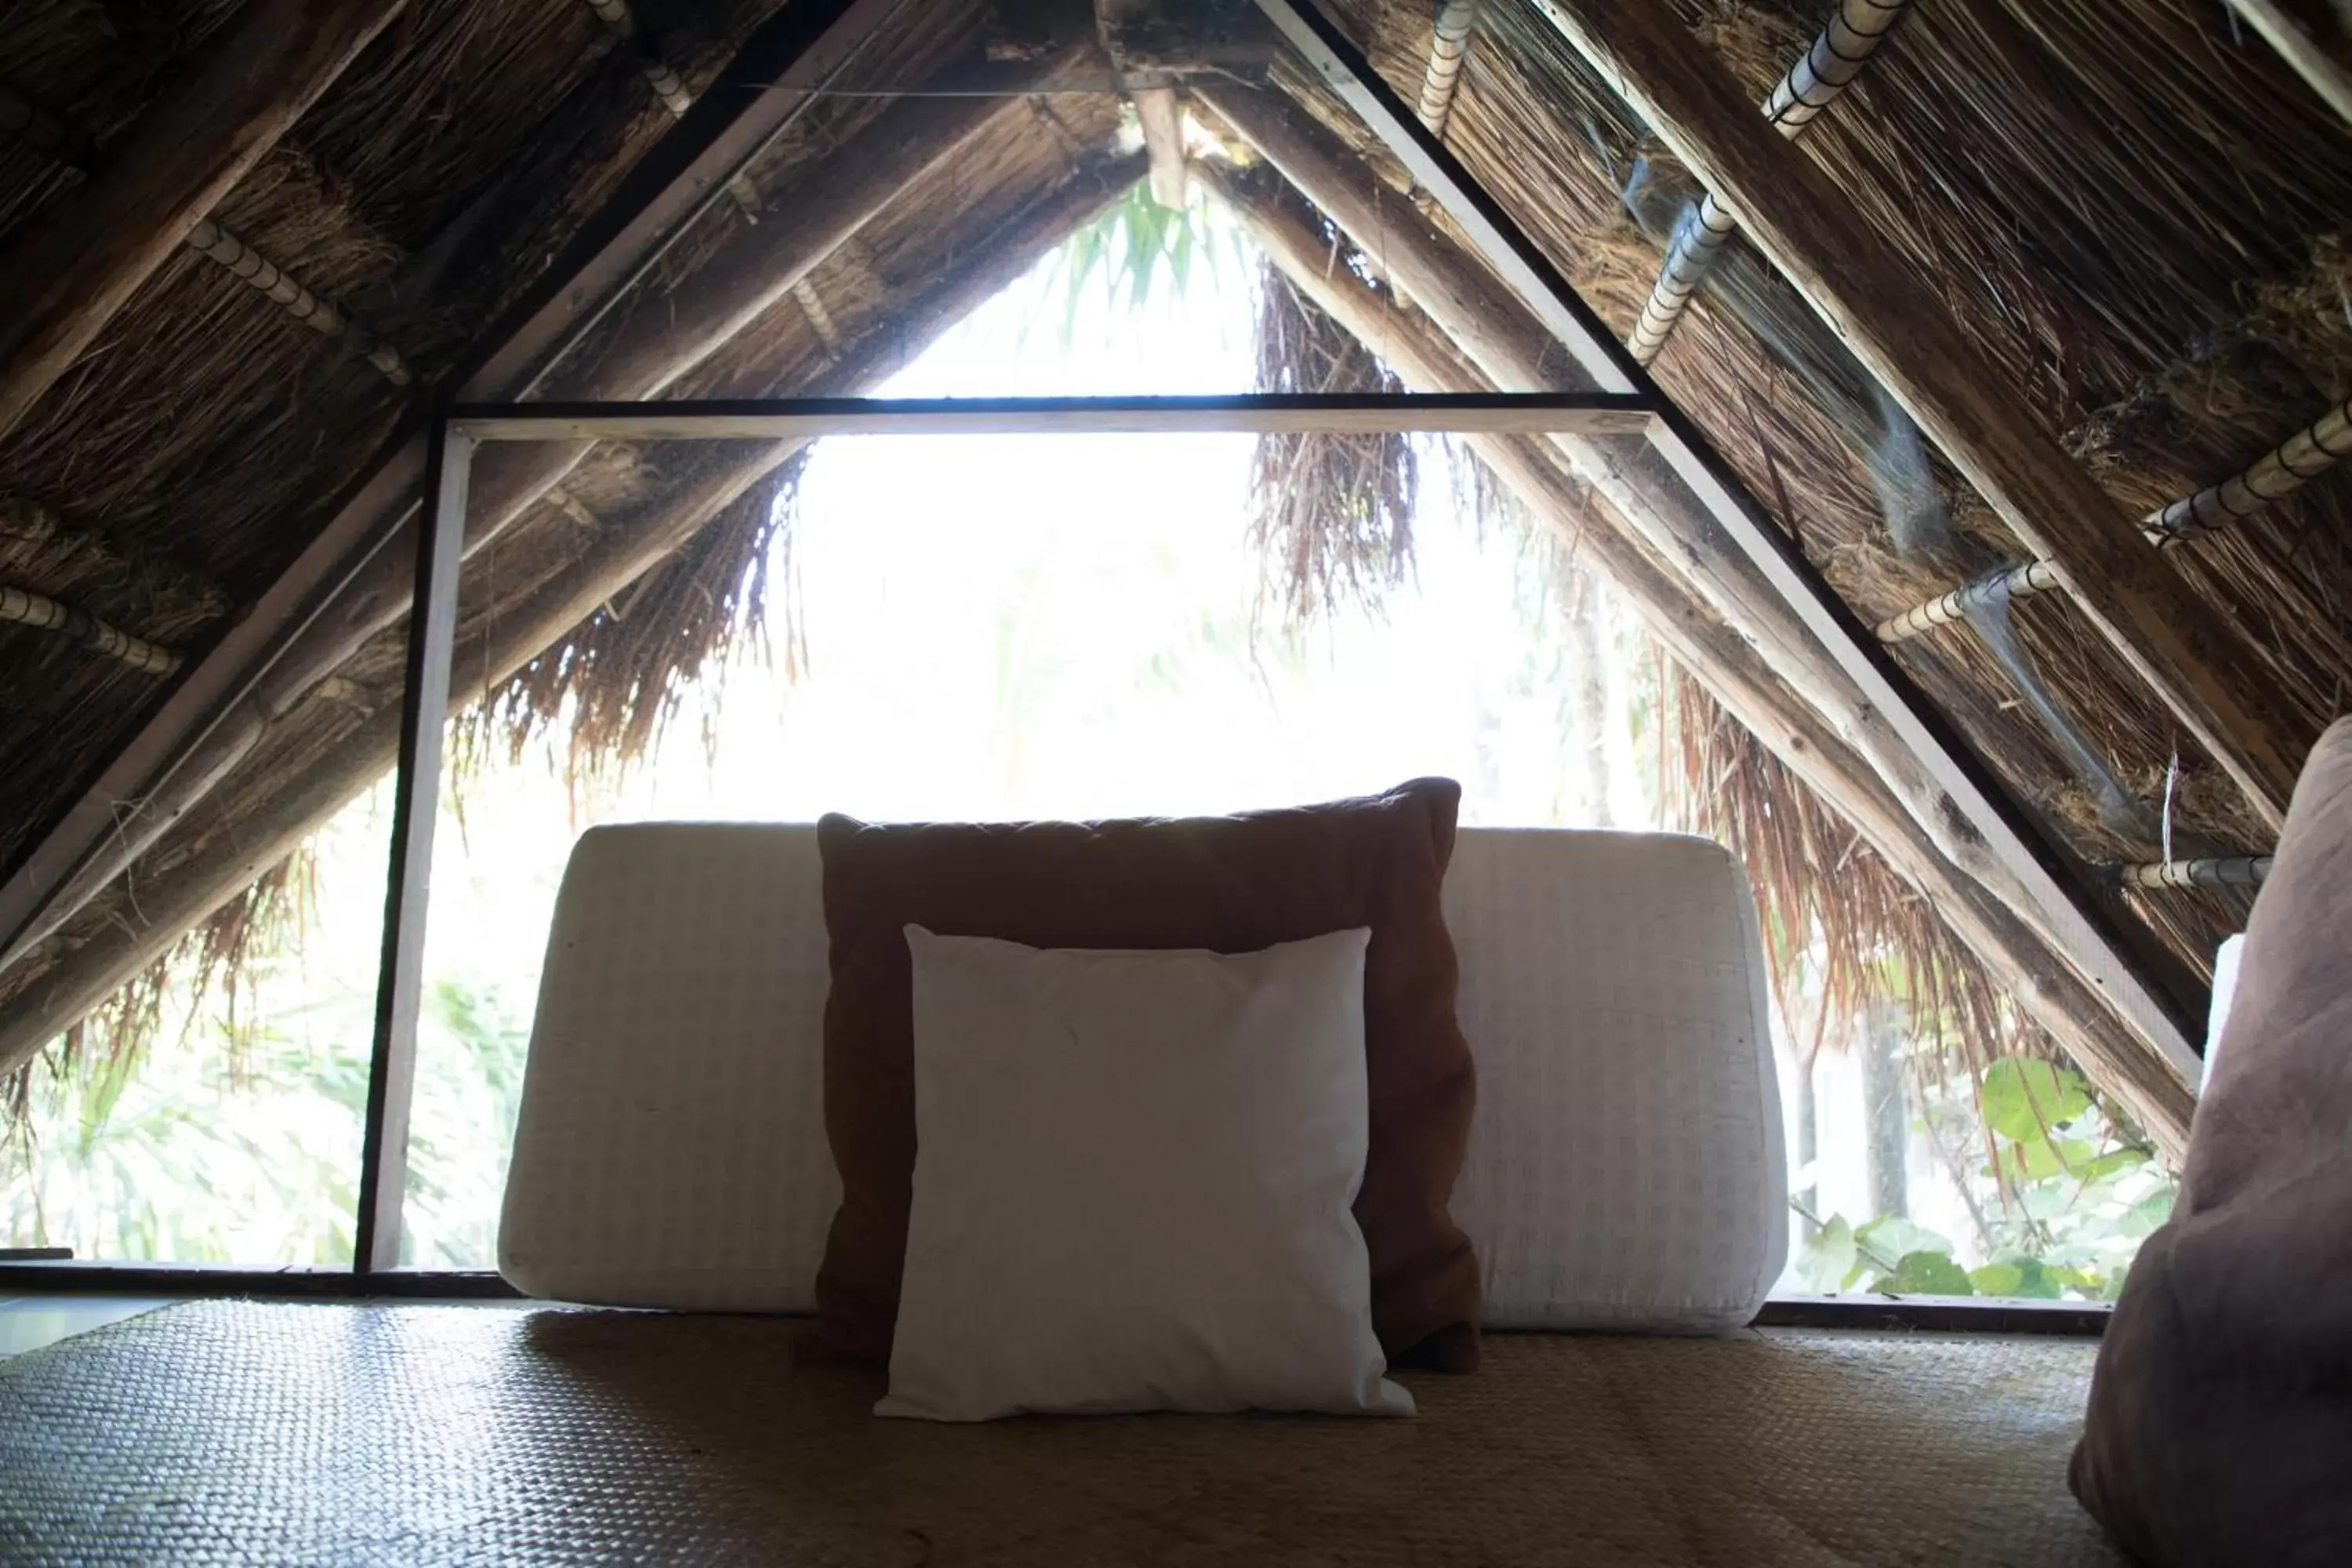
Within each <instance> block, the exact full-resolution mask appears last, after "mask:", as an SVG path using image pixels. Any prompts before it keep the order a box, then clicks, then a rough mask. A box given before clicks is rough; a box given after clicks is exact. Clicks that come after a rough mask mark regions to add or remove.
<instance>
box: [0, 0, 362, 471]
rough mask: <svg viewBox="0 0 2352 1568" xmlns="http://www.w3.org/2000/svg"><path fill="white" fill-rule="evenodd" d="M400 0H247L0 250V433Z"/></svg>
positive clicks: (92, 339)
mask: <svg viewBox="0 0 2352 1568" xmlns="http://www.w3.org/2000/svg"><path fill="white" fill-rule="evenodd" d="M403 4H404V0H252V4H250V5H247V6H246V7H245V8H244V9H243V10H242V11H240V12H239V13H238V14H237V16H236V18H235V19H234V20H232V21H231V22H229V23H228V24H227V25H226V26H224V27H222V28H221V29H220V31H219V32H218V33H216V34H215V35H214V36H213V37H212V38H211V39H209V40H208V41H207V42H206V43H205V46H204V47H203V48H202V49H201V50H200V51H199V52H198V54H197V55H196V57H195V58H194V59H193V60H191V61H190V62H189V63H188V67H187V70H186V73H185V75H184V78H183V79H181V81H180V83H179V85H178V86H176V87H175V88H173V89H172V90H170V91H169V92H167V93H165V94H164V96H163V99H162V100H160V101H158V102H157V103H156V104H155V105H154V107H153V108H152V109H150V110H148V111H147V113H146V114H145V115H144V116H143V117H142V119H141V120H140V121H139V123H138V124H137V125H135V126H134V127H132V129H131V132H130V134H129V135H127V136H126V137H124V138H123V139H122V140H121V142H120V143H119V144H117V145H115V146H113V147H111V148H110V149H109V150H108V153H107V154H106V156H105V158H104V159H103V160H102V161H101V163H100V167H98V168H97V169H95V170H93V171H92V173H91V174H90V177H89V183H88V184H85V185H83V187H82V188H81V189H80V190H79V192H77V193H76V194H75V195H73V196H72V197H71V198H69V200H68V202H66V203H61V204H59V210H58V211H56V212H55V213H54V214H44V215H43V218H42V220H41V221H38V222H36V223H35V224H34V225H33V226H30V227H29V228H28V229H27V230H26V232H25V233H24V235H23V236H22V237H20V238H19V239H18V240H17V242H16V244H15V245H14V246H13V247H10V248H9V250H8V252H7V254H6V255H5V257H0V300H7V301H9V307H10V308H9V310H8V311H7V313H6V314H5V316H0V436H5V435H6V434H7V433H8V432H9V431H10V430H13V429H14V428H16V425H17V423H18V422H19V421H20V420H22V419H23V418H24V416H25V415H26V411H27V410H29V409H30V408H31V407H32V406H33V405H34V404H35V403H36V402H37V401H39V399H40V396H41V395H42V394H43V393H45V392H47V390H48V389H49V387H50V385H51V384H54V383H55V382H56V381H57V379H58V377H59V376H61V375H63V374H65V373H66V371H67V369H68V367H70V366H71V365H72V364H73V363H74V361H75V360H76V359H78V358H79V357H80V356H81V353H82V352H83V351H84V350H85V349H87V348H89V345H90V344H91V343H92V342H96V341H97V338H98V335H99V333H100V332H101V331H104V330H105V328H106V324H107V322H109V321H112V320H113V319H114V315H115V312H116V311H118V310H121V309H122V307H123V306H124V305H125V304H126V303H128V302H129V301H130V299H131V295H132V294H134V293H136V292H137V291H138V289H139V286H140V285H141V284H142V283H143V282H145V281H146V280H147V279H148V277H149V275H150V274H152V272H153V271H154V270H155V269H156V268H158V267H161V266H162V265H163V263H164V262H165V261H166V260H168V259H170V258H171V255H172V252H173V250H174V249H176V248H177V247H179V245H180V243H181V242H182V241H183V240H184V239H185V238H186V237H187V235H188V231H189V230H190V229H192V228H194V226H195V225H196V223H197V221H198V220H199V219H201V218H203V217H204V216H205V215H206V214H207V213H209V212H211V211H212V209H213V207H214V205H215V204H216V203H217V202H219V200H220V199H221V197H222V196H224V195H226V194H227V193H228V190H229V187H231V186H232V185H234V184H236V183H237V181H238V180H240V179H242V178H244V176H245V174H246V172H247V170H249V169H251V168H252V167H253V165H254V164H255V163H257V162H259V161H260V159H261V156H262V154H264V153H267V152H268V151H269V149H270V148H271V147H273V146H275V145H276V144H277V142H278V138H279V137H281V136H283V135H284V134H285V133H286V132H287V131H288V129H289V128H290V127H291V126H292V125H293V123H294V122H295V121H297V120H299V119H300V118H301V116H302V113H303V111H304V110H307V109H309V108H310V105H311V104H312V103H314V102H316V101H317V100H318V98H319V95H320V93H322V92H324V91H326V90H327V89H328V87H329V86H331V84H332V83H333V82H334V80H335V79H336V78H337V77H339V76H341V74H342V72H343V69H344V68H345V67H346V66H348V65H350V64H351V62H352V59H353V58H356V57H357V56H358V54H359V52H360V50H361V49H362V48H364V47H366V46H367V44H368V42H369V40H370V39H372V38H373V37H375V36H376V34H377V33H378V32H380V31H382V30H383V26H384V24H385V23H387V22H389V21H391V20H392V18H393V17H394V16H395V15H396V14H398V12H399V11H400V9H401V6H402V5H403Z"/></svg>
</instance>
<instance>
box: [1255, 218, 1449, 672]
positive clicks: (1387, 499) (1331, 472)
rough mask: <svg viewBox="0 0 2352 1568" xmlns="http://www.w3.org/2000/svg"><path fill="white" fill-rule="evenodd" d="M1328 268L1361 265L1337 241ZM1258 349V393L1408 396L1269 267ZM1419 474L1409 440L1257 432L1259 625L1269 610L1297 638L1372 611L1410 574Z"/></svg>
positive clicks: (1261, 282)
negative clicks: (1324, 622)
mask: <svg viewBox="0 0 2352 1568" xmlns="http://www.w3.org/2000/svg"><path fill="white" fill-rule="evenodd" d="M1332 264H1333V265H1334V266H1341V267H1345V266H1350V265H1353V264H1354V258H1351V257H1349V256H1347V255H1345V254H1344V253H1343V250H1342V248H1341V247H1338V246H1336V245H1335V247H1334V248H1333V251H1332ZM1256 349H1257V389H1258V390H1259V391H1261V392H1387V393H1395V392H1402V391H1403V390H1404V385H1403V384H1402V382H1400V381H1399V380H1398V379H1397V378H1396V377H1395V376H1394V375H1393V374H1391V373H1390V372H1389V371H1388V369H1387V368H1386V367H1385V366H1383V365H1381V363H1379V361H1378V360H1376V359H1375V358H1374V357H1373V356H1372V353H1371V351H1370V350H1369V349H1367V348H1365V347H1364V345H1363V344H1362V343H1361V342H1359V341H1358V340H1357V339H1356V337H1355V335H1354V334H1353V333H1351V332H1349V331H1346V330H1345V329H1344V328H1342V327H1341V326H1340V325H1339V323H1338V322H1337V321H1333V320H1331V318H1330V317H1329V316H1328V315H1326V314H1325V313H1324V312H1323V310H1321V309H1320V308H1318V306H1317V305H1316V304H1315V303H1314V301H1312V300H1307V299H1306V298H1305V297H1303V296H1302V295H1300V293H1299V292H1298V290H1297V289H1294V288H1293V287H1292V286H1291V284H1290V281H1289V279H1286V278H1285V277H1284V276H1283V275H1282V273H1281V271H1280V270H1279V269H1277V268H1275V267H1274V266H1273V265H1272V264H1271V263H1268V264H1267V265H1266V266H1265V269H1264V271H1263V273H1262V274H1261V276H1260V278H1259V279H1258V313H1257V323H1256ZM1420 479H1421V475H1420V464H1419V462H1418V460H1417V457H1416V454H1415V452H1414V449H1413V443H1412V437H1410V436H1407V435H1402V434H1393V433H1392V434H1390V435H1385V436H1339V435H1331V434H1328V433H1314V434H1302V435H1287V436H1265V437H1260V438H1259V441H1258V444H1257V451H1256V456H1255V460H1254V463H1253V467H1252V468H1251V472H1250V501H1249V505H1250V513H1249V540H1250V544H1251V547H1252V548H1253V549H1255V551H1257V552H1258V559H1259V579H1258V605H1257V614H1258V616H1259V618H1260V619H1263V618H1264V617H1265V615H1266V613H1267V612H1268V611H1269V610H1271V611H1273V612H1275V613H1276V614H1277V615H1278V616H1279V618H1280V621H1281V623H1282V626H1283V628H1284V630H1285V631H1286V632H1294V633H1295V632H1296V631H1297V630H1298V629H1299V628H1301V627H1302V626H1305V625H1307V623H1308V622H1310V621H1312V620H1314V619H1315V618H1316V617H1317V616H1320V615H1323V614H1327V613H1329V612H1331V611H1334V610H1337V609H1338V608H1339V607H1340V606H1341V605H1348V604H1355V605H1362V606H1363V607H1365V608H1366V609H1369V610H1373V611H1377V610H1378V609H1379V608H1380V606H1381V602H1382V599H1383V597H1384V596H1385V595H1386V594H1387V593H1388V592H1389V590H1391V589H1392V588H1394V587H1396V586H1398V585H1399V584H1402V582H1403V581H1404V580H1405V578H1406V575H1407V574H1409V573H1410V572H1411V571H1412V511H1413V507H1414V505H1415V504H1416V500H1417V499H1418V496H1419V493H1420Z"/></svg>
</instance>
